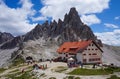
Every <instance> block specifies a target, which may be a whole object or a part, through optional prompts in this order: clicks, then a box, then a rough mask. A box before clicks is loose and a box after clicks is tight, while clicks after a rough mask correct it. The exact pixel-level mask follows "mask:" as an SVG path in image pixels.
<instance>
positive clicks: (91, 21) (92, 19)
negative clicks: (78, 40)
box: [81, 14, 101, 25]
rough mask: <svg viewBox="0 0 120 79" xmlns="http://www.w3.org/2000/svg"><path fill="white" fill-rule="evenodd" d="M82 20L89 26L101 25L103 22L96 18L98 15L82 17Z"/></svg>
mask: <svg viewBox="0 0 120 79" xmlns="http://www.w3.org/2000/svg"><path fill="white" fill-rule="evenodd" d="M81 20H82V21H83V22H84V23H85V24H88V25H92V24H96V23H98V24H99V23H100V22H101V21H100V20H99V19H98V18H97V17H96V15H93V14H92V15H82V16H81Z"/></svg>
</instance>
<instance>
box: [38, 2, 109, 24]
mask: <svg viewBox="0 0 120 79" xmlns="http://www.w3.org/2000/svg"><path fill="white" fill-rule="evenodd" d="M109 1H110V0H84V1H83V0H59V1H57V0H42V3H43V5H44V6H43V8H42V9H41V10H40V13H41V14H42V15H43V16H46V17H52V19H55V20H58V19H59V18H61V19H63V17H64V14H65V13H68V12H69V9H70V8H71V7H75V8H76V9H77V11H78V13H79V15H80V16H84V17H82V19H83V21H85V23H87V24H90V25H91V24H96V23H100V20H99V18H98V17H97V16H96V15H95V14H96V13H101V12H102V11H103V10H105V9H108V8H109ZM101 4H102V5H101ZM86 14H90V15H89V16H86ZM91 14H92V15H91ZM86 18H89V19H92V21H90V20H89V21H86Z"/></svg>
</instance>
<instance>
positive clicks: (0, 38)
mask: <svg viewBox="0 0 120 79" xmlns="http://www.w3.org/2000/svg"><path fill="white" fill-rule="evenodd" d="M13 38H14V36H13V35H12V34H10V33H6V32H4V33H2V32H0V44H2V43H4V42H6V41H8V40H11V39H13Z"/></svg>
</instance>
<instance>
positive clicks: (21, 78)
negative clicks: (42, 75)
mask: <svg viewBox="0 0 120 79" xmlns="http://www.w3.org/2000/svg"><path fill="white" fill-rule="evenodd" d="M30 72H31V71H26V72H24V73H22V72H18V73H15V74H9V75H7V76H6V77H7V78H10V79H36V78H32V75H30Z"/></svg>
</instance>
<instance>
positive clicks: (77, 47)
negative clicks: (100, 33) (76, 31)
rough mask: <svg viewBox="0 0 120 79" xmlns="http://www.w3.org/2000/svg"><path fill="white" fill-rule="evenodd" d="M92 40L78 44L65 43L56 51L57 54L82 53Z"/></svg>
mask: <svg viewBox="0 0 120 79" xmlns="http://www.w3.org/2000/svg"><path fill="white" fill-rule="evenodd" d="M91 42H92V40H88V41H79V42H65V43H63V45H61V46H60V48H59V49H58V50H57V52H58V53H72V54H76V53H77V52H78V51H83V50H84V49H85V48H86V47H87V46H88V45H89V44H90V43H91Z"/></svg>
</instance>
